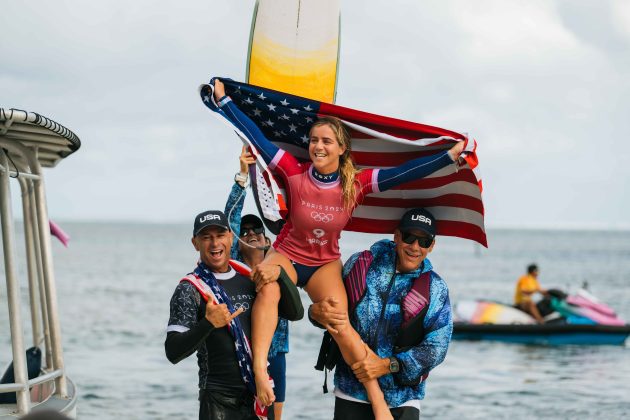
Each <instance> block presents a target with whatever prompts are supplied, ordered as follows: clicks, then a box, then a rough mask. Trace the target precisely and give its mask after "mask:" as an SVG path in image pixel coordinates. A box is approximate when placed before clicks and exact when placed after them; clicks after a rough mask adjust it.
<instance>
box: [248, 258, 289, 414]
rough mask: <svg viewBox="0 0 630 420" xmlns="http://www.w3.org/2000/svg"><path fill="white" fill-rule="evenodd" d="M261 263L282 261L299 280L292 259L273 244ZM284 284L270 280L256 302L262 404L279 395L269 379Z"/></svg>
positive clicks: (258, 388) (255, 344) (256, 351)
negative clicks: (269, 361) (276, 250)
mask: <svg viewBox="0 0 630 420" xmlns="http://www.w3.org/2000/svg"><path fill="white" fill-rule="evenodd" d="M261 264H273V265H280V266H282V268H284V271H286V273H287V274H288V275H289V277H290V278H291V280H292V281H293V283H295V282H297V273H296V272H295V269H294V268H293V265H292V264H291V261H289V259H288V258H287V257H285V256H284V255H282V254H280V253H279V252H275V251H273V248H272V249H271V250H270V252H269V253H267V256H266V257H265V259H264V260H263V262H262V263H261ZM279 301H280V286H279V285H278V283H277V282H272V283H267V284H266V285H264V286H263V287H262V289H260V290H259V291H258V293H257V294H256V299H254V305H253V306H252V353H253V354H252V358H253V364H254V366H253V368H254V379H255V381H256V393H257V396H258V399H259V400H260V402H261V403H262V404H265V405H271V404H272V403H273V402H274V400H275V398H276V396H275V395H274V393H273V388H272V387H271V384H270V383H269V374H268V372H267V355H268V354H269V347H271V340H272V338H273V334H274V332H275V331H276V326H277V325H278V302H279Z"/></svg>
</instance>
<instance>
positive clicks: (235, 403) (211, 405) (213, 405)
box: [199, 389, 274, 420]
mask: <svg viewBox="0 0 630 420" xmlns="http://www.w3.org/2000/svg"><path fill="white" fill-rule="evenodd" d="M267 418H268V419H269V420H273V418H274V416H273V407H269V416H268V417H267ZM224 419H230V420H258V417H257V416H256V413H254V396H253V395H252V394H251V393H250V392H249V391H231V390H227V389H222V390H214V389H213V390H209V389H202V390H200V391H199V420H224Z"/></svg>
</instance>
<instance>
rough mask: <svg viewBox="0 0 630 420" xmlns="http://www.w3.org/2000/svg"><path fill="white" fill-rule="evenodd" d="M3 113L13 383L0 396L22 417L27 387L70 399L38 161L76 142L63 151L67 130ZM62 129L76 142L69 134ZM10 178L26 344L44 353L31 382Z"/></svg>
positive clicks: (1, 192)
mask: <svg viewBox="0 0 630 420" xmlns="http://www.w3.org/2000/svg"><path fill="white" fill-rule="evenodd" d="M9 111H10V114H9ZM9 111H7V110H4V109H0V216H1V227H2V244H3V252H4V268H5V270H4V271H5V277H6V287H7V292H6V293H7V296H6V298H7V305H8V313H9V326H10V335H11V348H12V356H13V373H14V378H15V379H14V382H13V383H5V384H0V394H3V393H10V392H13V393H15V394H16V405H17V414H24V413H27V412H29V411H30V409H31V407H32V405H33V403H34V401H32V400H31V392H30V389H31V388H33V387H36V386H39V385H41V384H45V383H50V384H51V388H52V385H53V383H54V392H53V395H55V396H57V397H59V398H61V399H66V398H70V396H69V395H68V381H67V378H66V375H65V370H64V361H63V349H62V344H61V328H60V322H59V316H58V307H57V290H56V285H55V277H54V269H53V258H52V247H51V234H50V225H49V218H48V209H47V204H46V193H45V186H44V179H43V176H42V163H44V164H45V165H46V166H54V164H56V162H57V161H58V160H60V159H61V158H62V157H63V156H67V155H69V154H70V153H72V152H73V151H74V150H76V149H77V148H78V144H70V147H68V143H71V142H72V140H70V141H69V139H68V137H69V135H68V134H67V133H65V131H64V130H67V129H66V128H65V127H63V126H60V125H59V124H57V123H54V122H53V121H52V120H48V119H46V118H45V117H42V116H40V115H39V114H35V113H28V112H25V111H19V110H9ZM16 122H19V123H20V124H17V123H16ZM14 123H16V124H14ZM29 123H30V124H29ZM16 126H17V127H16ZM21 127H22V128H21ZM23 127H26V128H23ZM9 129H12V130H11V131H10V130H9ZM60 130H61V131H60ZM67 131H68V132H69V133H70V134H72V136H74V138H75V139H76V141H77V142H78V138H76V136H75V135H74V133H72V132H70V131H69V130H67ZM7 133H10V134H7ZM64 133H65V134H64ZM60 139H61V140H60ZM62 140H65V141H62ZM74 146H76V147H74ZM51 151H52V152H51ZM11 178H15V179H16V180H17V182H18V184H19V186H20V190H21V199H22V200H21V201H22V216H23V225H24V239H25V240H24V244H25V246H26V253H25V255H26V269H27V270H26V275H27V284H28V292H29V300H28V302H29V306H30V321H31V331H32V335H31V338H30V340H29V341H30V342H31V343H32V346H35V347H40V348H42V347H43V355H44V357H43V362H42V366H43V369H42V372H41V374H40V375H38V376H37V377H35V378H32V379H29V378H28V366H27V358H26V348H25V338H24V335H25V333H24V331H25V329H24V321H23V320H22V310H21V309H22V308H21V305H22V299H21V296H20V279H19V278H18V269H17V253H16V239H15V226H14V225H15V223H14V219H13V213H12V211H13V210H12V195H11V188H10V184H11V182H10V180H11ZM72 388H74V387H72ZM0 417H1V414H0Z"/></svg>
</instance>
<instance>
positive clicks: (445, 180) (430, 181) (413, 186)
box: [392, 169, 478, 190]
mask: <svg viewBox="0 0 630 420" xmlns="http://www.w3.org/2000/svg"><path fill="white" fill-rule="evenodd" d="M456 181H462V182H469V183H471V184H475V185H478V181H477V178H476V177H475V174H474V172H473V171H471V170H470V169H460V170H459V171H458V172H455V173H452V174H450V175H445V176H436V177H433V178H422V179H418V180H415V181H409V182H407V183H405V184H402V185H399V186H397V187H394V188H392V190H428V189H430V188H439V187H443V186H445V185H448V184H450V183H451V182H456Z"/></svg>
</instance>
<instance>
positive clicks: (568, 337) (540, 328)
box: [453, 289, 630, 345]
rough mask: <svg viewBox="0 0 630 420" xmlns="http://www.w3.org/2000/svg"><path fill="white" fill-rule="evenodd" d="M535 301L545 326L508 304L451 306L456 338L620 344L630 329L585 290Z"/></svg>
mask: <svg viewBox="0 0 630 420" xmlns="http://www.w3.org/2000/svg"><path fill="white" fill-rule="evenodd" d="M548 292H549V293H548V296H546V297H545V298H543V299H542V300H541V301H539V302H538V303H537V307H538V310H539V311H540V313H541V315H542V316H543V317H544V320H545V322H544V323H543V324H539V323H537V322H536V320H535V319H534V318H533V317H532V316H530V315H529V314H528V313H526V312H523V311H521V310H520V309H517V308H516V307H514V306H512V305H508V304H503V303H499V302H494V301H488V300H469V301H461V302H458V303H456V304H455V305H454V306H453V339H454V340H492V341H503V342H508V343H522V344H542V345H564V344H586V345H591V344H595V345H600V344H601V345H622V344H624V343H625V341H626V339H627V338H628V336H629V335H630V325H629V324H628V323H627V322H626V321H624V320H623V319H621V318H620V317H619V316H618V315H617V314H616V313H615V311H614V310H613V309H612V308H611V307H610V306H608V305H606V304H605V303H604V302H602V301H601V300H599V299H598V298H596V297H595V296H593V295H592V294H591V293H590V292H589V291H587V290H586V289H579V290H578V291H577V292H576V293H575V294H571V295H569V294H567V293H565V292H563V291H561V290H558V289H551V290H549V291H548Z"/></svg>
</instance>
